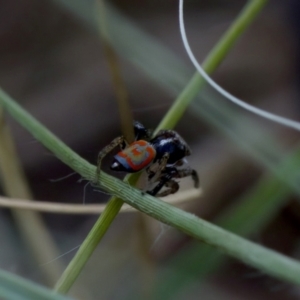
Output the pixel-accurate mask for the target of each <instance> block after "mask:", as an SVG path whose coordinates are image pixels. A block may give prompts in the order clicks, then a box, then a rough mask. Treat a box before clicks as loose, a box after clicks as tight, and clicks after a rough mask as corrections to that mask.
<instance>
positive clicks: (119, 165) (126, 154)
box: [111, 140, 156, 173]
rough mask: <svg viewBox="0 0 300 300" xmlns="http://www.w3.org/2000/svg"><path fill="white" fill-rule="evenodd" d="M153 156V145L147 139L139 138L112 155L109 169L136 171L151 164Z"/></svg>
mask: <svg viewBox="0 0 300 300" xmlns="http://www.w3.org/2000/svg"><path fill="white" fill-rule="evenodd" d="M155 156H156V150H155V149H154V147H153V146H152V145H150V144H149V143H148V142H147V141H144V140H139V141H136V142H133V143H132V144H131V145H130V146H129V147H128V148H126V149H124V150H122V151H120V152H119V153H117V154H116V155H115V156H114V162H113V164H112V165H111V169H112V170H115V171H124V172H128V173H134V172H138V171H140V170H142V169H144V168H145V167H147V166H148V165H149V164H151V162H152V161H153V160H154V158H155Z"/></svg>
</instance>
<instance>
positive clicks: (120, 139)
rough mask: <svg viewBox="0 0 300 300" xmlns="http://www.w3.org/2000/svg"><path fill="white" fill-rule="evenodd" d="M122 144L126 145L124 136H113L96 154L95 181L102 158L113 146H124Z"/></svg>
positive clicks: (99, 170)
mask: <svg viewBox="0 0 300 300" xmlns="http://www.w3.org/2000/svg"><path fill="white" fill-rule="evenodd" d="M124 145H126V142H125V139H124V136H119V137H117V138H115V139H114V140H113V141H112V142H111V143H110V144H108V145H107V146H105V147H104V148H103V149H102V150H101V151H100V152H99V154H98V159H97V170H96V178H95V182H94V183H97V181H98V178H99V175H100V172H101V164H102V160H103V158H104V157H105V156H106V155H107V154H108V153H109V152H111V151H112V150H113V149H114V148H116V147H117V146H120V147H121V148H122V147H124Z"/></svg>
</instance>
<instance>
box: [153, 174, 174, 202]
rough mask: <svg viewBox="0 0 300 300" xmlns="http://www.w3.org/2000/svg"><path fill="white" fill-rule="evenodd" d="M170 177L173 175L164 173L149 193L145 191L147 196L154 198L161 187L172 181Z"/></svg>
mask: <svg viewBox="0 0 300 300" xmlns="http://www.w3.org/2000/svg"><path fill="white" fill-rule="evenodd" d="M172 177H173V174H171V173H166V174H164V175H162V176H161V178H160V180H159V182H158V184H157V185H156V186H155V187H154V188H153V189H152V190H151V191H147V194H149V195H152V196H155V195H156V194H157V193H158V192H159V191H160V190H161V189H162V187H163V186H164V185H165V184H166V183H167V182H168V181H170V180H171V179H172Z"/></svg>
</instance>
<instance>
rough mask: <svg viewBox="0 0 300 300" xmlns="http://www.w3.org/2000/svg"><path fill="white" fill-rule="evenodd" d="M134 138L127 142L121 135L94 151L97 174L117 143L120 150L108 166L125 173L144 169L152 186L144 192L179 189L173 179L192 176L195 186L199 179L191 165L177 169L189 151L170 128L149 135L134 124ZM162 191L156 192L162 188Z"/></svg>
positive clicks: (166, 193)
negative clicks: (96, 155) (164, 188)
mask: <svg viewBox="0 0 300 300" xmlns="http://www.w3.org/2000/svg"><path fill="white" fill-rule="evenodd" d="M133 126H134V133H135V141H134V142H133V143H132V144H130V145H129V144H128V143H127V142H126V140H125V138H124V137H123V136H120V137H117V138H115V139H114V140H113V141H112V142H111V143H110V144H109V145H107V146H106V147H105V148H104V149H103V150H102V151H100V152H99V154H98V162H97V175H96V177H97V178H98V177H99V174H100V171H101V162H102V159H103V158H104V157H105V156H106V155H107V154H108V153H109V152H110V151H112V150H113V149H114V148H116V147H117V146H120V147H121V151H120V152H119V153H117V154H116V155H115V156H114V161H113V163H112V165H111V167H110V168H111V169H112V170H114V171H123V172H127V173H135V172H139V171H141V170H143V169H146V172H147V175H148V180H149V182H151V183H156V182H158V183H157V184H156V186H155V187H154V188H153V189H152V190H150V191H147V193H148V194H150V195H152V196H158V197H163V196H167V195H169V194H174V193H176V192H177V191H178V189H179V184H178V183H177V182H176V181H175V180H174V178H182V177H186V176H192V179H193V180H194V185H195V188H198V187H199V178H198V174H197V172H196V171H195V170H193V169H191V168H189V167H188V168H183V169H178V168H177V167H178V166H182V165H183V163H184V158H185V157H186V156H188V155H190V154H191V150H190V148H189V146H188V145H187V144H186V142H185V141H184V140H183V139H182V137H181V136H180V135H179V134H178V133H177V132H176V131H174V130H160V131H159V132H158V134H157V135H156V136H155V137H153V138H151V137H150V131H149V130H147V129H146V128H145V127H144V126H143V125H142V124H141V123H139V122H137V121H135V122H134V124H133ZM164 186H165V187H167V189H166V190H164V191H162V192H160V193H159V191H160V190H161V189H162V188H163V187H164Z"/></svg>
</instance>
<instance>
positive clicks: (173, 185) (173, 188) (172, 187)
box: [156, 179, 179, 197]
mask: <svg viewBox="0 0 300 300" xmlns="http://www.w3.org/2000/svg"><path fill="white" fill-rule="evenodd" d="M165 186H166V187H168V189H166V190H165V191H163V192H161V193H158V194H157V195H156V196H157V197H165V196H168V195H170V194H175V193H176V192H177V191H178V189H179V184H178V182H176V181H175V180H173V179H170V180H169V181H167V182H166V184H165Z"/></svg>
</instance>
